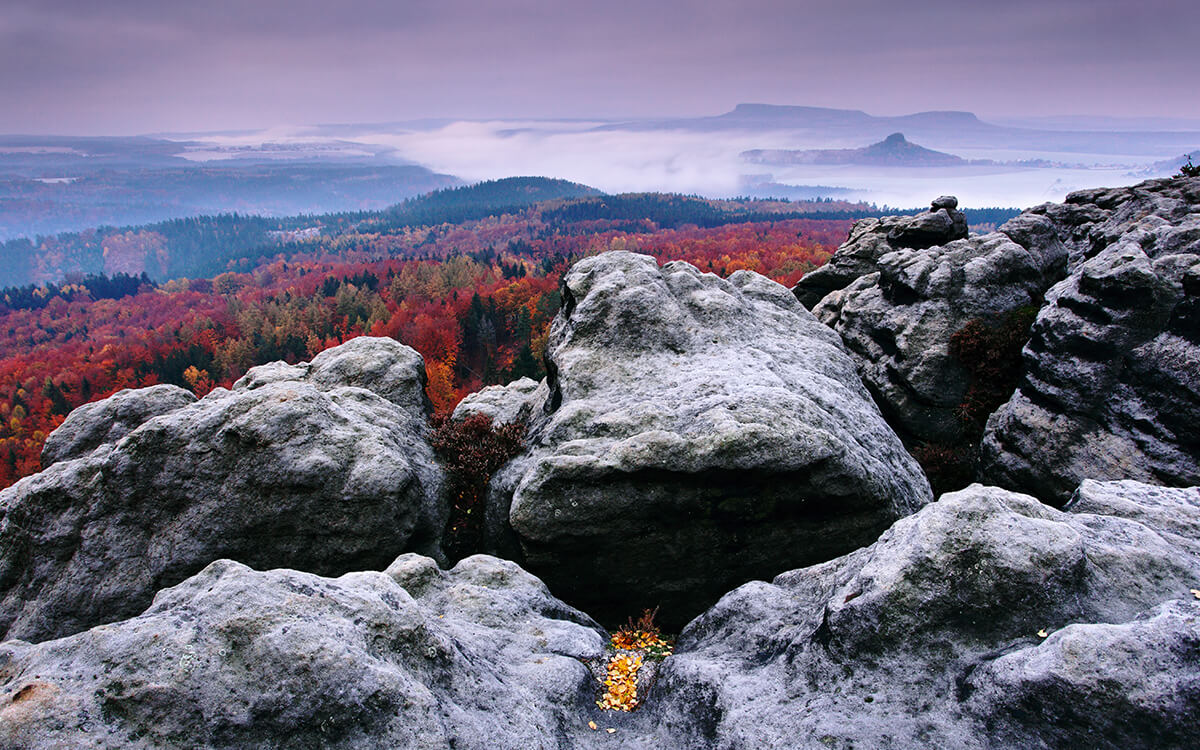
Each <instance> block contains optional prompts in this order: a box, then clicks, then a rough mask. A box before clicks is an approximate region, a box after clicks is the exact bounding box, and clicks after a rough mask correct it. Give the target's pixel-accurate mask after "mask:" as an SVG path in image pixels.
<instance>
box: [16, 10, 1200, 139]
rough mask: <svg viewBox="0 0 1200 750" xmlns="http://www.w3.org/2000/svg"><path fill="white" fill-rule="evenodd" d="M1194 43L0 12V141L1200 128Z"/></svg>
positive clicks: (994, 17) (1175, 28)
mask: <svg viewBox="0 0 1200 750" xmlns="http://www.w3.org/2000/svg"><path fill="white" fill-rule="evenodd" d="M167 2H168V3H169V0H167ZM1198 31H1200V3H1197V2H1195V0H1138V1H1137V2H1132V1H1131V0H1009V2H1004V3H992V2H986V3H985V2H974V1H973V0H954V1H953V2H951V1H948V0H932V1H929V2H913V1H912V0H909V1H907V2H905V1H904V0H732V1H727V0H664V1H659V2H655V1H654V0H636V1H635V0H591V1H589V2H576V1H575V0H341V1H340V2H333V1H332V0H330V1H326V2H321V1H318V0H208V1H205V0H194V1H192V2H180V3H176V4H164V0H103V1H99V2H98V1H97V0H3V4H2V5H0V103H2V105H0V132H4V133H13V132H27V133H68V134H132V133H146V132H155V131H197V130H214V129H222V128H261V127H269V126H273V125H282V124H307V123H329V122H372V121H389V120H404V119H416V118H423V117H464V118H479V117H633V116H664V115H702V114H717V113H720V112H723V111H726V110H728V109H730V108H732V107H733V105H734V104H736V103H738V102H750V101H754V102H769V103H776V104H805V105H816V106H830V107H844V108H851V109H863V110H866V111H867V112H870V113H871V114H877V115H887V114H906V113H910V112H915V111H919V110H928V109H966V110H971V111H974V112H976V113H978V114H980V115H982V116H985V117H986V116H989V115H992V116H995V115H1005V114H1008V115H1034V116H1037V115H1058V114H1094V115H1116V116H1164V117H1186V118H1200V97H1198V96H1197V95H1196V92H1197V89H1198V87H1197V82H1198V81H1200V54H1197V52H1196V40H1195V37H1196V35H1197V32H1198Z"/></svg>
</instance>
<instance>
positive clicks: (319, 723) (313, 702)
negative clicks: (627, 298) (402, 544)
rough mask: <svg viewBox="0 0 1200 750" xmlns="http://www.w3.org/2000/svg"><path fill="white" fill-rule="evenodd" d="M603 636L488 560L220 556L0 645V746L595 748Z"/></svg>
mask: <svg viewBox="0 0 1200 750" xmlns="http://www.w3.org/2000/svg"><path fill="white" fill-rule="evenodd" d="M603 644H604V639H603V637H602V635H601V632H599V631H598V628H597V626H596V625H595V623H594V622H592V621H591V620H590V619H589V618H588V617H587V616H586V615H583V614H581V613H580V612H577V611H575V610H573V609H571V608H570V607H568V606H566V605H564V604H563V603H562V602H560V601H558V600H556V599H554V598H553V597H551V596H550V594H549V592H548V591H547V590H546V587H545V586H544V585H543V584H542V583H541V582H540V581H538V580H537V579H536V578H534V577H533V576H530V575H529V574H528V573H525V572H524V571H522V570H521V569H520V568H518V567H517V566H516V565H514V564H513V563H509V562H504V561H501V560H497V559H495V558H489V557H484V556H476V557H471V558H467V559H465V560H463V561H462V562H460V563H459V564H458V565H457V566H456V567H455V568H454V569H453V570H450V571H441V570H439V569H438V567H437V565H436V563H435V562H434V561H433V560H432V559H430V558H424V557H420V556H417V555H406V556H403V557H401V558H399V559H398V560H396V561H395V563H393V564H392V566H391V567H389V568H388V570H387V572H386V573H350V574H347V575H344V576H342V577H340V578H336V579H330V578H321V577H319V576H315V575H311V574H307V573H300V572H297V571H293V570H271V571H267V572H256V571H253V570H251V569H249V568H247V567H245V566H243V565H240V564H238V563H234V562H231V561H228V560H221V561H218V562H214V563H212V564H211V565H209V566H208V567H206V568H205V569H204V570H203V571H201V572H200V573H198V574H197V575H195V576H193V577H191V578H189V579H187V580H186V581H184V582H183V583H180V584H179V585H177V586H175V587H173V588H170V589H166V590H164V591H162V592H160V593H159V594H158V596H157V597H155V599H154V603H153V605H152V606H151V607H150V608H149V609H148V610H146V612H145V613H144V614H142V615H140V616H138V617H135V618H133V619H130V620H126V621H124V622H120V623H117V624H113V625H105V626H101V627H97V628H94V629H92V630H88V631H86V632H83V633H79V634H77V635H73V636H71V637H69V638H63V639H61V640H55V641H49V642H46V643H42V644H38V645H31V644H28V643H25V642H22V641H9V642H7V643H4V644H2V645H0V747H4V748H18V747H20V748H28V749H30V750H35V749H37V748H62V747H107V748H163V747H206V748H246V747H257V748H289V749H291V748H318V747H320V748H371V749H372V750H374V748H381V747H389V748H413V749H414V750H415V749H417V748H428V749H429V750H435V749H436V750H441V749H442V748H449V747H455V748H463V749H464V750H467V749H478V750H493V749H496V750H499V749H502V748H512V749H514V750H526V749H527V748H563V749H564V750H565V749H566V748H573V747H580V746H583V745H587V744H588V743H589V741H591V742H594V743H595V744H597V745H598V744H600V743H599V738H598V737H596V736H595V735H596V733H595V732H593V731H592V730H590V729H589V728H588V726H587V721H588V719H589V717H592V716H596V717H597V718H600V717H599V716H598V713H599V712H598V710H597V709H596V708H595V706H594V704H593V703H592V702H593V701H594V700H595V696H596V687H597V686H596V683H595V681H594V680H593V679H592V677H591V675H590V674H589V672H588V670H587V668H586V667H585V666H584V664H583V663H582V662H581V660H583V659H592V658H596V657H598V656H599V655H600V654H601V653H602V649H603ZM600 734H605V733H603V732H601V733H600ZM605 737H606V738H607V737H608V735H606V734H605ZM610 746H611V744H610Z"/></svg>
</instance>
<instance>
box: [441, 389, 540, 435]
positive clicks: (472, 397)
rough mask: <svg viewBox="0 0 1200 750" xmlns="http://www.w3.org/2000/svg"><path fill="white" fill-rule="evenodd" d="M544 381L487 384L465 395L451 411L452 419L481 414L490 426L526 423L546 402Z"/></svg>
mask: <svg viewBox="0 0 1200 750" xmlns="http://www.w3.org/2000/svg"><path fill="white" fill-rule="evenodd" d="M548 393H549V391H548V390H547V388H546V381H544V380H543V381H542V382H541V383H537V382H535V381H534V380H533V379H531V378H521V379H520V380H516V381H513V382H512V383H509V384H508V385H489V386H488V387H486V388H484V389H482V390H479V391H476V392H475V393H472V394H469V395H468V396H467V397H466V398H464V399H463V400H462V401H460V402H459V404H458V406H456V407H455V408H454V413H453V415H452V418H453V419H466V418H467V417H469V416H471V415H474V414H483V415H485V416H486V417H487V418H488V419H490V420H492V424H493V425H502V424H514V423H517V422H521V423H526V422H528V421H529V420H530V419H531V418H532V417H533V412H534V409H537V408H540V407H541V406H542V405H543V404H544V403H545V401H546V396H547V395H548Z"/></svg>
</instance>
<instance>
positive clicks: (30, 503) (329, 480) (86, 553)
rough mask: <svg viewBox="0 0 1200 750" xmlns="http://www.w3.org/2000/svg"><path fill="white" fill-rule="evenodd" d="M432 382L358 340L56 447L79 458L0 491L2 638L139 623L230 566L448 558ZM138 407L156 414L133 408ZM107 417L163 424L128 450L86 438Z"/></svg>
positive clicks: (335, 565) (136, 436) (153, 401)
mask: <svg viewBox="0 0 1200 750" xmlns="http://www.w3.org/2000/svg"><path fill="white" fill-rule="evenodd" d="M423 382H424V366H423V362H422V360H421V357H420V355H418V354H417V353H416V352H415V351H413V350H412V349H409V348H408V347H406V346H402V345H400V344H398V343H396V342H395V341H391V340H389V339H371V338H359V339H354V340H352V341H350V342H348V343H346V344H343V345H342V346H340V347H336V348H334V349H330V350H328V351H326V352H323V353H321V354H320V355H318V356H317V357H316V358H315V359H314V360H313V361H312V363H311V364H307V363H306V364H302V365H286V364H283V363H276V364H273V365H265V366H263V367H260V368H254V369H252V370H251V371H250V372H249V373H247V375H246V376H245V377H244V378H242V379H241V380H240V381H238V382H237V383H236V384H235V385H234V387H233V389H232V391H229V390H225V389H218V390H216V391H213V392H212V393H210V394H209V395H208V396H206V397H205V398H203V399H200V400H199V401H196V402H194V403H189V404H186V405H183V406H179V407H178V408H175V409H173V410H170V411H166V412H165V413H159V414H158V415H157V416H150V415H151V414H153V413H154V412H155V411H156V410H159V409H158V407H157V406H156V405H157V404H159V403H160V402H162V401H163V399H162V398H161V396H162V392H161V389H149V390H148V391H142V392H137V391H135V392H132V393H130V392H126V393H122V394H118V396H116V397H115V399H116V404H105V403H103V402H102V403H101V404H98V405H92V406H90V407H86V412H85V415H84V417H81V418H79V419H77V418H76V417H75V416H74V415H72V416H71V417H70V418H68V420H67V421H66V422H64V424H63V427H65V428H68V429H69V431H70V432H71V438H70V439H69V440H61V441H59V440H58V439H57V438H55V437H54V436H53V435H52V437H51V444H53V445H57V444H62V445H69V446H74V447H72V448H70V449H69V450H64V451H62V452H60V453H56V455H59V456H60V460H58V461H57V462H56V463H54V464H53V465H51V466H50V467H49V468H48V469H46V470H45V471H43V472H42V473H40V474H37V475H34V476H32V477H28V478H26V479H23V480H21V481H20V482H18V483H17V484H15V485H13V486H12V487H10V488H8V489H5V490H3V491H2V492H0V636H4V637H9V638H14V637H19V638H23V639H27V640H40V639H45V638H53V637H59V636H63V635H67V634H69V633H74V632H78V631H80V630H82V629H85V628H88V627H91V626H93V625H96V624H98V623H101V622H111V621H114V620H118V619H121V618H123V617H128V616H130V615H133V614H136V613H137V612H139V611H141V610H142V609H144V608H145V607H146V605H147V604H149V603H150V600H151V598H152V597H153V596H154V592H155V591H157V590H159V589H161V588H163V587H165V586H169V585H173V584H175V583H178V582H179V581H181V580H183V579H184V578H186V577H187V576H189V575H192V574H193V573H195V572H197V571H198V570H200V569H201V568H203V567H204V566H205V565H207V564H209V563H210V562H212V561H213V560H215V559H218V558H222V557H230V558H234V559H237V560H239V561H241V562H244V563H247V564H250V565H253V566H256V567H276V566H288V567H294V568H298V569H301V570H308V571H312V572H315V573H319V574H325V575H335V574H340V573H344V572H346V571H349V570H361V569H369V568H372V567H375V568H378V567H382V566H383V565H386V564H387V562H388V561H389V560H391V559H392V558H394V557H395V556H396V555H397V554H399V553H400V552H403V551H406V550H414V551H423V552H427V553H429V554H435V555H436V554H440V553H439V550H438V544H437V539H438V538H439V536H440V534H441V531H442V528H443V526H444V525H445V519H446V513H445V510H444V508H443V503H442V500H441V498H440V497H439V494H440V489H441V482H442V475H441V470H440V468H438V466H437V464H436V463H435V461H434V457H433V452H432V449H431V448H430V446H429V444H428V440H427V430H428V426H427V421H426V419H427V411H426V406H425V401H424V394H423V389H422V385H423ZM167 395H168V396H172V394H171V393H168V394H167ZM139 399H142V400H144V401H145V402H147V404H148V406H146V407H145V408H141V407H139V408H132V407H129V403H130V402H137V401H138V400H139ZM175 400H178V401H183V400H186V399H182V398H176V399H175ZM109 413H112V414H119V415H129V414H140V415H145V416H147V417H149V418H148V419H147V420H146V421H145V422H143V423H142V424H140V425H137V426H134V425H133V424H132V421H133V420H132V419H127V420H126V421H125V422H122V423H121V429H128V432H127V434H125V435H124V436H122V437H120V438H119V439H117V440H116V441H115V442H110V441H111V440H112V439H113V433H112V432H109V433H104V431H103V430H102V429H100V428H98V427H97V428H95V429H92V428H91V427H88V428H87V429H76V427H75V426H76V424H85V425H91V424H94V423H96V424H98V423H97V422H96V420H94V419H93V416H94V415H95V414H101V415H104V414H109ZM102 433H104V434H103V435H102V436H101V434H102ZM77 436H84V437H77ZM96 436H100V437H96ZM89 444H96V447H95V449H94V450H92V451H91V452H90V453H86V454H84V453H83V451H84V449H85V448H86V446H87V445H89ZM76 454H79V455H78V457H75V455H76ZM68 457H69V460H64V459H67V458H68Z"/></svg>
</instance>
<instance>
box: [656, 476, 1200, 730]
mask: <svg viewBox="0 0 1200 750" xmlns="http://www.w3.org/2000/svg"><path fill="white" fill-rule="evenodd" d="M1077 506H1078V511H1079V512H1068V513H1064V512H1060V511H1056V510H1053V509H1051V508H1049V507H1047V506H1045V505H1043V504H1042V503H1040V502H1038V501H1037V500H1035V499H1034V498H1032V497H1029V496H1025V495H1019V494H1016V493H1011V492H1006V491H1004V490H999V489H996V488H990V487H982V486H980V485H973V486H972V487H970V488H968V489H966V490H964V491H961V492H957V493H951V494H948V495H945V496H943V497H942V498H941V499H940V500H938V502H936V503H934V504H932V505H929V506H926V507H925V508H923V509H922V510H921V511H919V512H918V513H916V514H915V515H913V516H910V517H908V518H905V519H902V520H900V521H898V522H897V523H896V524H895V525H894V526H893V527H892V528H891V529H889V530H888V532H887V533H885V534H884V535H883V536H882V537H881V538H880V539H879V541H878V542H876V543H875V544H873V545H871V546H870V547H868V548H865V549H862V550H859V551H856V552H853V553H851V554H850V555H847V556H845V557H842V558H838V559H837V560H833V561H831V562H828V563H825V564H823V565H818V566H814V567H810V568H805V569H800V570H794V571H791V572H788V573H785V574H783V575H781V576H779V577H777V578H776V579H775V581H774V582H773V583H769V584H768V583H761V582H755V583H750V584H746V585H745V586H742V587H741V588H739V589H737V590H735V591H733V592H731V593H730V594H728V595H727V596H726V597H724V598H723V599H722V600H721V602H720V603H718V604H717V605H716V606H715V607H713V608H712V609H711V610H709V611H708V612H706V613H705V614H704V615H702V616H701V617H699V618H697V620H695V621H694V622H693V623H692V624H691V625H689V626H688V628H687V629H686V630H685V631H684V633H683V634H682V635H681V637H680V641H679V649H678V652H677V655H676V656H675V657H673V658H672V659H671V660H669V661H668V662H667V663H666V664H665V665H664V668H663V670H662V671H661V673H660V678H659V684H658V685H657V686H656V688H655V689H656V691H657V696H658V702H657V703H656V705H655V708H654V720H653V721H654V722H656V726H657V731H658V733H659V734H660V735H662V736H670V737H671V742H672V744H671V746H677V747H691V748H756V747H782V746H788V747H802V748H821V747H956V748H988V747H1095V748H1131V747H1144V748H1151V747H1154V748H1183V747H1192V746H1194V744H1195V720H1196V717H1197V716H1200V601H1198V600H1197V599H1196V598H1195V597H1194V596H1193V594H1192V593H1191V592H1190V591H1189V589H1192V588H1197V584H1196V581H1197V580H1200V555H1198V554H1197V551H1198V550H1197V542H1196V536H1195V533H1194V532H1195V531H1196V529H1197V524H1198V523H1200V489H1196V488H1192V489H1188V490H1167V489H1163V488H1159V487H1153V486H1148V485H1141V484H1138V483H1136V482H1124V483H1114V484H1097V483H1086V484H1085V485H1084V486H1083V488H1081V490H1080V499H1079V501H1078V502H1077ZM1075 507H1076V506H1072V509H1073V510H1074V509H1075ZM1088 509H1091V510H1104V511H1106V512H1108V513H1111V515H1096V514H1093V513H1088V512H1083V511H1084V510H1088ZM1043 635H1044V637H1043ZM645 721H647V723H651V719H650V718H649V717H647V718H646V719H645Z"/></svg>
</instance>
